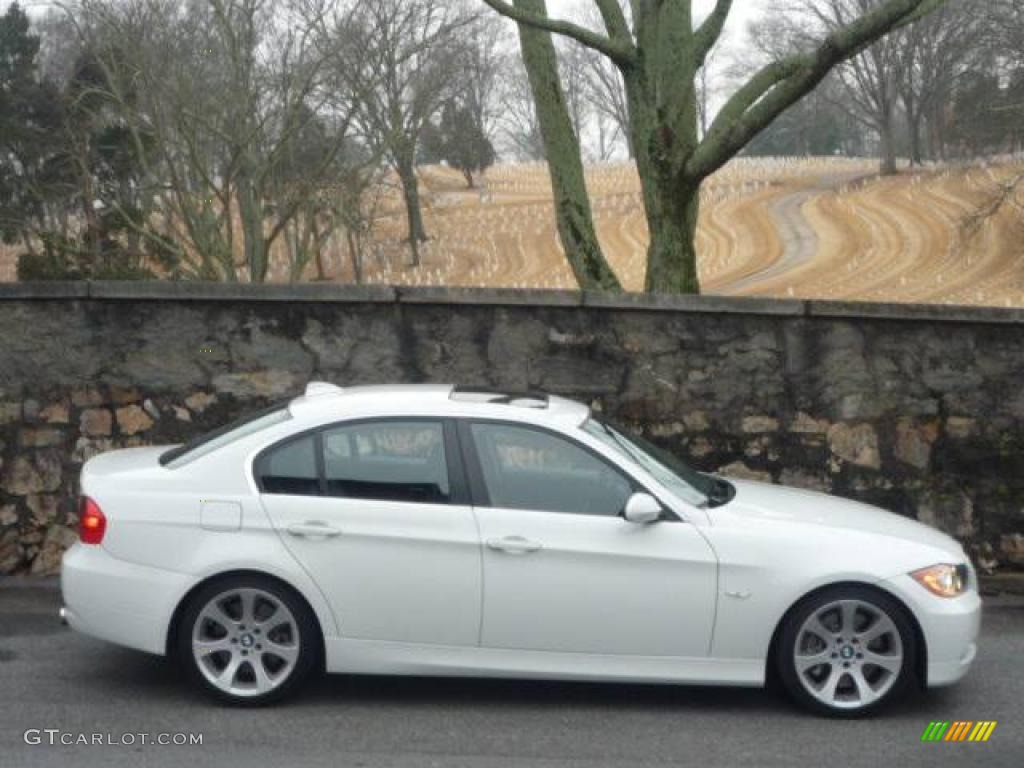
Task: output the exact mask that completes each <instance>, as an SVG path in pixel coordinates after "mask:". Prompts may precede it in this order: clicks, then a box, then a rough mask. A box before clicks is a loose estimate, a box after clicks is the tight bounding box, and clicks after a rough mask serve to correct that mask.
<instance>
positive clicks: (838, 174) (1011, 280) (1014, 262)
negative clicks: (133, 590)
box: [0, 158, 1024, 306]
mask: <svg viewBox="0 0 1024 768" xmlns="http://www.w3.org/2000/svg"><path fill="white" fill-rule="evenodd" d="M875 168H876V163H875V162H874V161H870V160H848V159H840V158H809V159H777V160H753V159H741V160H737V161H734V162H733V163H732V164H730V165H729V166H727V167H726V168H725V169H723V170H722V171H720V172H719V173H718V174H717V175H716V176H714V177H713V178H712V179H711V180H710V181H709V182H708V183H707V184H706V185H705V188H704V190H703V192H702V196H703V208H702V213H701V220H700V227H699V232H698V251H699V254H700V256H699V258H700V273H701V280H702V284H703V286H704V289H705V292H707V293H713V294H722V295H749V296H755V295H756V296H776V297H787V296H790V297H801V298H830V299H850V300H878V301H915V302H931V303H948V304H978V305H993V306H1024V189H1021V190H1019V191H1018V192H1017V194H1016V196H1014V197H1011V198H1010V199H1009V200H1008V201H1007V204H1005V205H1004V206H1002V207H1001V209H1000V210H999V211H998V212H997V213H996V214H995V215H993V216H990V217H986V218H984V219H983V220H981V221H978V220H977V217H976V215H975V214H976V213H977V212H978V211H979V210H982V209H984V208H985V207H986V206H987V205H989V204H990V203H991V201H992V199H993V197H994V195H995V194H996V193H997V192H998V191H999V189H1000V188H1001V185H1002V184H1005V183H1006V182H1007V181H1008V180H1009V179H1011V178H1014V177H1015V176H1016V175H1017V174H1020V173H1021V170H1022V167H1021V166H1020V165H1015V164H1012V163H1004V164H993V165H987V166H980V165H979V166H973V167H950V168H939V169H928V170H923V171H913V172H910V171H905V172H904V173H902V174H901V175H899V176H897V177H890V178H879V177H877V176H876V175H875V173H874V171H875ZM588 186H589V188H590V191H591V196H592V200H593V202H594V214H595V218H596V223H597V227H598V232H599V236H600V238H601V241H602V244H603V245H604V248H605V252H606V254H607V255H608V258H609V259H610V260H611V262H612V265H613V267H614V268H615V270H616V272H617V273H618V275H619V277H620V279H621V280H622V281H623V283H624V284H625V286H626V287H627V288H628V289H630V290H638V289H640V288H641V286H642V284H643V272H644V262H645V256H644V253H645V248H646V242H647V231H646V225H645V223H644V220H643V210H642V207H641V205H640V197H639V184H638V180H637V177H636V173H635V171H634V169H633V168H632V166H630V165H627V164H620V165H608V166H600V167H594V168H591V169H590V170H589V171H588ZM422 187H423V197H424V203H425V214H426V223H427V229H428V232H429V234H430V235H431V240H430V242H428V243H426V244H424V246H423V249H422V263H421V265H420V266H419V267H416V268H412V267H409V266H408V260H409V254H408V249H407V247H406V246H405V245H404V243H403V242H402V232H403V228H404V221H403V218H402V215H401V209H400V206H399V205H398V201H397V199H391V200H388V201H387V202H386V204H385V205H384V206H383V208H382V213H381V216H380V219H379V220H378V222H377V225H376V227H375V236H374V241H373V243H372V244H371V246H370V248H369V251H370V252H369V253H368V254H367V257H366V265H365V280H366V281H367V282H373V283H391V284H399V285H439V284H441V285H459V286H474V285H486V286H502V287H515V288H571V287H575V280H574V279H573V276H572V273H571V272H570V270H569V268H568V265H567V264H566V261H565V259H564V256H563V255H562V253H561V249H560V245H559V243H558V238H557V235H556V233H555V227H554V217H553V213H552V208H551V191H550V185H549V183H548V179H547V173H546V169H545V168H544V167H543V166H540V165H533V166H523V165H518V166H500V167H497V168H494V169H492V170H491V171H490V172H489V173H488V175H487V178H486V180H485V181H484V183H483V184H482V185H481V189H477V190H468V189H466V188H465V183H464V182H463V180H462V177H461V175H459V174H457V173H454V172H452V171H450V170H448V169H445V168H436V167H432V168H426V169H423V171H422ZM324 263H325V265H326V269H327V274H328V277H329V279H331V280H336V281H340V282H350V281H351V280H352V274H353V273H352V269H351V265H350V263H349V256H348V252H347V250H346V249H345V245H344V238H336V239H335V240H334V241H332V242H331V243H330V245H329V246H328V248H327V252H326V253H325V258H324ZM312 272H313V270H312V269H310V270H309V273H308V276H309V277H310V278H311V277H312ZM287 274H288V270H287V264H286V263H285V260H284V259H283V258H282V255H281V254H277V255H276V257H275V264H274V267H273V269H272V279H273V280H275V281H281V280H285V279H287ZM0 279H2V280H12V279H14V269H13V263H12V254H11V251H7V252H6V253H3V254H0Z"/></svg>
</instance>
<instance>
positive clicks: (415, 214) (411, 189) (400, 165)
mask: <svg viewBox="0 0 1024 768" xmlns="http://www.w3.org/2000/svg"><path fill="white" fill-rule="evenodd" d="M415 156H416V152H415V149H413V148H409V149H408V150H405V149H403V150H402V151H401V152H400V153H399V154H398V156H397V157H396V158H395V170H396V171H397V172H398V179H399V181H400V182H401V184H402V197H403V199H404V200H405V216H406V219H407V220H408V224H409V249H410V251H411V252H412V266H414V267H418V266H419V265H420V243H425V242H427V229H426V227H425V226H424V225H423V209H422V207H421V206H420V185H419V179H417V178H416V161H415Z"/></svg>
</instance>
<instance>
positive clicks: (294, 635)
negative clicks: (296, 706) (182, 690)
mask: <svg viewBox="0 0 1024 768" xmlns="http://www.w3.org/2000/svg"><path fill="white" fill-rule="evenodd" d="M318 633H319V630H318V627H317V623H316V620H315V619H314V617H313V615H312V612H311V611H310V609H309V607H308V606H307V605H306V604H305V602H304V601H303V600H302V599H301V598H300V597H299V596H298V595H296V594H295V593H294V592H292V590H290V589H288V588H286V587H284V586H282V585H281V584H279V583H278V582H276V581H274V580H272V579H268V578H262V577H259V576H232V577H228V578H225V579H220V580H217V581H214V582H212V583H210V584H208V585H206V586H205V587H203V588H202V589H200V590H199V591H198V592H197V593H196V594H195V595H194V596H193V597H192V599H191V600H190V601H189V604H188V606H187V607H186V609H185V611H184V613H183V614H182V620H181V624H180V627H179V632H178V654H179V656H180V658H181V660H182V661H183V663H184V664H185V665H186V667H187V668H188V669H189V670H190V671H191V672H192V676H193V678H194V679H195V680H196V682H197V683H198V684H199V685H200V686H201V687H202V688H203V689H204V690H206V691H207V692H208V693H210V694H212V695H213V696H215V697H217V698H218V699H220V700H222V701H228V702H230V703H233V704H241V705H259V704H266V703H269V702H272V701H277V700H279V699H281V698H282V697H284V696H285V695H287V694H288V693H290V692H291V691H293V690H294V689H295V688H297V687H298V686H299V685H300V684H301V683H302V682H303V681H304V680H305V679H306V678H307V677H308V676H309V673H310V672H311V671H312V670H313V668H314V666H315V664H316V660H317V656H318V653H319V648H320V639H319V637H318Z"/></svg>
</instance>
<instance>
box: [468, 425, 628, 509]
mask: <svg viewBox="0 0 1024 768" xmlns="http://www.w3.org/2000/svg"><path fill="white" fill-rule="evenodd" d="M472 432H473V442H474V443H475V444H476V448H477V454H478V455H479V457H480V465H481V469H482V470H483V475H484V482H485V484H486V485H487V493H488V495H489V496H490V499H491V506H494V507H507V508H510V509H533V510H541V511H545V512H571V513H576V514H584V515H618V514H620V513H621V512H622V510H623V509H625V506H626V501H627V500H628V499H629V496H630V494H631V493H632V484H631V483H630V482H629V480H628V479H626V478H625V477H624V476H623V475H622V474H621V473H619V472H618V471H616V470H615V469H613V468H612V467H611V466H609V465H608V464H606V463H605V462H604V461H602V460H601V459H599V458H597V457H596V456H594V455H593V454H592V453H590V452H589V451H587V450H586V449H584V448H582V447H580V446H579V445H577V444H575V443H573V442H571V441H569V440H565V439H563V438H560V437H557V436H556V435H553V434H551V433H549V432H541V431H538V430H535V429H528V428H525V427H517V426H512V425H507V424H473V425H472Z"/></svg>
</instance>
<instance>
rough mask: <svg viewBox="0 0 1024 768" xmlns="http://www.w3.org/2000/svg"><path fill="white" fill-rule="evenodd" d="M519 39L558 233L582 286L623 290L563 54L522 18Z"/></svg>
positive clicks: (522, 5)
mask: <svg viewBox="0 0 1024 768" xmlns="http://www.w3.org/2000/svg"><path fill="white" fill-rule="evenodd" d="M514 5H515V6H516V8H519V9H521V10H524V11H530V12H532V13H537V14H542V15H544V16H546V15H547V7H546V3H545V0H514ZM519 43H520V47H521V49H522V52H523V62H524V64H525V65H526V72H527V75H528V77H529V80H530V90H531V91H532V92H533V98H534V102H535V104H536V108H537V121H538V122H539V123H540V130H541V134H542V136H543V137H544V147H545V150H546V152H547V159H548V170H549V172H550V174H551V187H552V190H553V192H554V196H555V217H556V219H557V224H558V235H559V238H560V239H561V241H562V247H563V248H564V250H565V256H566V258H567V259H568V261H569V266H570V267H572V271H573V274H574V275H575V276H576V281H577V282H578V283H579V286H580V288H581V289H584V290H605V291H619V290H622V287H621V285H620V284H619V280H618V278H617V277H616V276H615V273H614V272H613V271H612V269H611V267H610V266H609V265H608V262H607V261H605V258H604V254H603V253H602V252H601V245H600V243H599V242H598V240H597V232H596V231H595V230H594V218H593V213H592V211H591V209H590V198H589V197H588V196H587V186H586V181H585V178H584V174H583V159H582V157H581V155H580V144H579V140H578V138H577V136H576V133H575V131H574V130H573V127H572V118H571V117H570V116H569V109H568V106H567V105H566V101H565V94H564V92H563V91H562V85H561V82H560V80H559V77H558V59H557V56H556V54H555V46H554V43H552V41H551V34H550V33H548V32H543V31H539V30H537V29H534V28H532V27H528V26H526V25H523V24H520V25H519Z"/></svg>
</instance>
